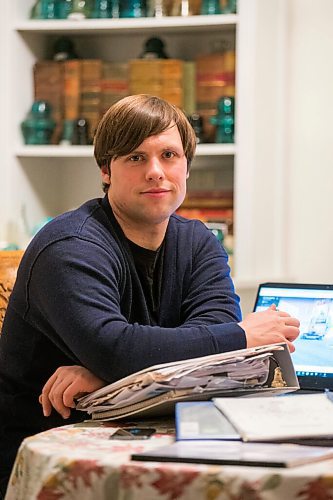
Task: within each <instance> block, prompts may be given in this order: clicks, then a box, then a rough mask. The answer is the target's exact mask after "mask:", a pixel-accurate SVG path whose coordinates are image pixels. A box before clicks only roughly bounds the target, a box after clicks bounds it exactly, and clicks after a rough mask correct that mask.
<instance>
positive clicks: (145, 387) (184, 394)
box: [77, 344, 298, 420]
mask: <svg viewBox="0 0 333 500" xmlns="http://www.w3.org/2000/svg"><path fill="white" fill-rule="evenodd" d="M282 354H283V356H282ZM272 359H273V360H274V363H273V368H274V367H276V366H277V364H278V365H279V367H280V368H281V370H282V372H284V371H285V375H286V385H285V386H284V387H280V388H272V387H270V382H269V380H270V379H271V372H272ZM282 360H283V362H284V367H282V366H281V361H282ZM297 388H298V385H297V379H296V376H295V372H294V370H293V366H292V362H291V359H290V354H289V350H288V348H287V346H286V345H285V344H273V345H269V346H262V347H255V348H250V349H242V350H238V351H232V352H228V353H221V354H214V355H211V356H204V357H201V358H193V359H188V360H184V361H178V362H175V363H165V364H162V365H155V366H152V367H150V368H147V369H145V370H142V371H140V372H137V373H134V374H132V375H129V376H128V377H125V378H123V379H121V380H119V381H117V382H115V383H113V384H109V385H107V386H105V387H103V388H101V389H99V390H97V391H95V392H93V393H91V394H89V395H87V396H85V397H83V398H81V399H80V400H79V401H78V404H77V409H78V410H82V411H86V412H88V413H89V414H91V415H92V418H93V419H96V420H100V419H103V420H113V419H119V418H124V417H127V416H130V415H140V416H147V415H149V416H152V415H155V416H156V415H167V414H169V413H170V411H171V410H173V409H174V405H175V402H176V401H183V400H188V399H192V400H193V399H194V400H198V399H199V400H200V399H211V398H212V397H213V396H223V395H227V394H228V395H230V394H231V393H232V395H244V394H251V393H256V392H258V391H260V392H261V391H269V392H274V393H275V392H287V391H290V390H295V389H297Z"/></svg>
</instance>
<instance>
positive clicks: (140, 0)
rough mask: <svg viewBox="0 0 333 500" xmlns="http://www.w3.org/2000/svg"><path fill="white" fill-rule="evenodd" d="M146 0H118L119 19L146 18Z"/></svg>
mask: <svg viewBox="0 0 333 500" xmlns="http://www.w3.org/2000/svg"><path fill="white" fill-rule="evenodd" d="M146 15H147V7H146V0H120V1H119V17H146Z"/></svg>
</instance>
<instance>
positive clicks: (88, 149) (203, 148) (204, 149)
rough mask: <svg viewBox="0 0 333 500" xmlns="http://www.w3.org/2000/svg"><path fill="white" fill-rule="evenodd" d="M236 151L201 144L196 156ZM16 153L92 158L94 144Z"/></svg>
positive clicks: (21, 155)
mask: <svg viewBox="0 0 333 500" xmlns="http://www.w3.org/2000/svg"><path fill="white" fill-rule="evenodd" d="M235 152H236V146H235V144H199V145H198V146H197V152H196V156H227V155H234V154H235ZM15 155H16V156H17V157H18V158H36V157H39V158H47V157H54V158H90V157H91V158H92V157H93V146H20V147H18V148H16V151H15Z"/></svg>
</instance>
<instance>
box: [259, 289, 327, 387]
mask: <svg viewBox="0 0 333 500" xmlns="http://www.w3.org/2000/svg"><path fill="white" fill-rule="evenodd" d="M272 304H275V305H276V307H277V308H278V309H280V310H281V311H285V312H287V313H289V314H290V315H291V316H294V317H296V318H297V319H298V320H299V321H300V335H299V337H298V338H297V339H296V340H295V342H294V345H295V348H296V350H295V352H294V353H292V355H291V357H292V360H293V363H294V367H295V371H296V375H297V377H298V379H299V383H300V387H301V388H303V389H319V390H323V389H325V388H327V389H333V285H308V284H306V285H304V284H290V283H263V284H261V285H260V286H259V290H258V294H257V298H256V302H255V306H254V311H263V310H265V309H267V308H268V307H269V306H270V305H272Z"/></svg>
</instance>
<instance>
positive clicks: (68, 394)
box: [62, 383, 79, 408]
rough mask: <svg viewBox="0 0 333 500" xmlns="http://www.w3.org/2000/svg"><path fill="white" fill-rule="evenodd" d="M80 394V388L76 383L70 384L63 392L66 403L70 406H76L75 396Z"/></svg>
mask: <svg viewBox="0 0 333 500" xmlns="http://www.w3.org/2000/svg"><path fill="white" fill-rule="evenodd" d="M78 394H79V389H78V388H77V384H76V383H72V384H70V385H69V386H68V387H67V389H65V391H64V393H63V397H62V399H63V402H64V405H65V406H67V407H70V408H75V403H74V398H75V397H76V396H77V395H78Z"/></svg>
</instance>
